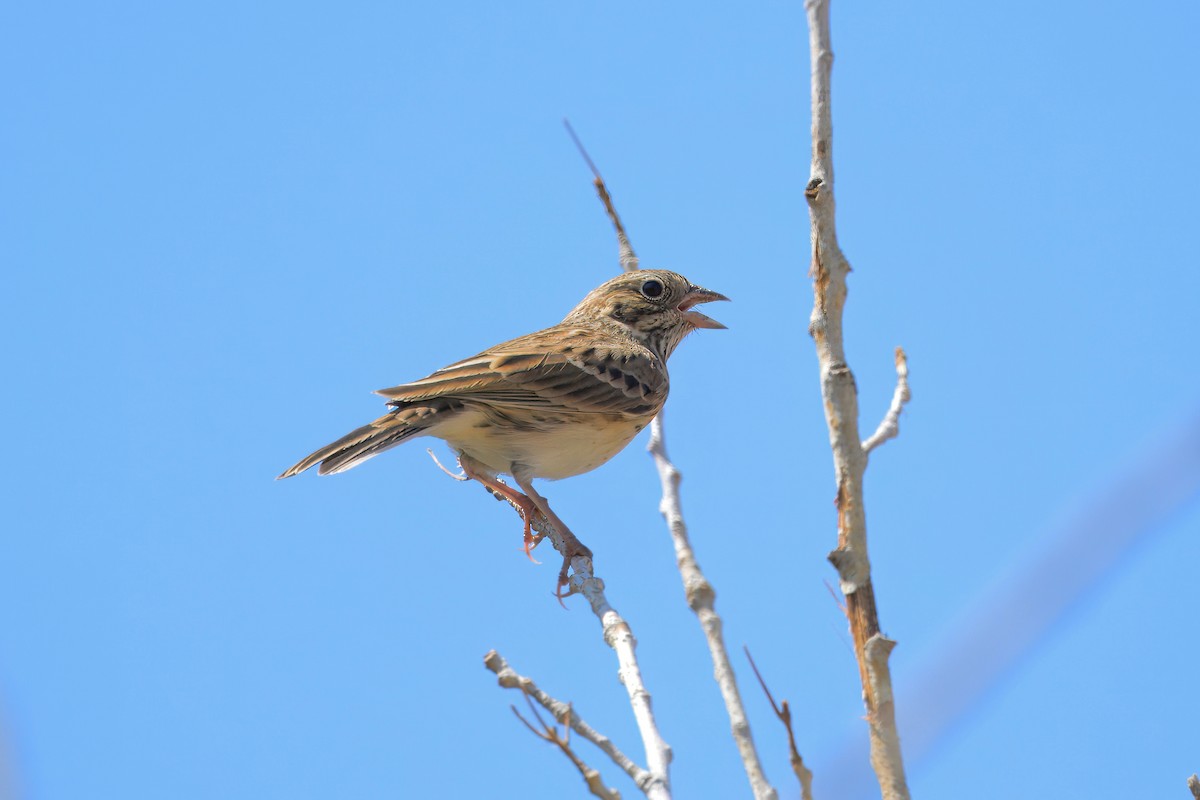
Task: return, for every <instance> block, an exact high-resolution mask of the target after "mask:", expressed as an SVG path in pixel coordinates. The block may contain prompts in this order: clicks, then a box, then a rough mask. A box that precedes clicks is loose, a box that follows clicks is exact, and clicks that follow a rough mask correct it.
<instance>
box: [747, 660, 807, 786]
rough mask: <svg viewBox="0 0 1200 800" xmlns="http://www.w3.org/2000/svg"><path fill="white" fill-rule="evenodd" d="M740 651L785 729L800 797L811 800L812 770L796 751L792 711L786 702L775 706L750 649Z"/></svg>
mask: <svg viewBox="0 0 1200 800" xmlns="http://www.w3.org/2000/svg"><path fill="white" fill-rule="evenodd" d="M742 650H744V651H745V653H746V660H747V661H749V662H750V669H752V670H754V677H756V678H758V685H759V686H761V687H762V690H763V694H765V695H766V696H767V702H769V703H770V704H771V709H772V710H774V712H775V716H777V717H779V721H780V722H782V723H783V727H784V728H785V729H787V738H788V761H789V762H790V763H791V765H792V772H794V773H796V780H798V781H800V797H801V798H802V800H813V793H812V780H813V774H812V770H810V769H809V768H808V767H807V766H805V764H804V759H803V758H802V757H801V755H800V751H799V750H798V749H796V734H795V733H794V732H793V731H792V709H790V708H789V707H788V701H787V700H784V701H783V702H782V704H781V705H776V704H775V698H774V697H772V696H771V690H770V689H768V688H767V682H766V681H765V680H763V676H762V673H761V672H759V671H758V665H757V664H755V663H754V656H752V655H750V648H749V647H742Z"/></svg>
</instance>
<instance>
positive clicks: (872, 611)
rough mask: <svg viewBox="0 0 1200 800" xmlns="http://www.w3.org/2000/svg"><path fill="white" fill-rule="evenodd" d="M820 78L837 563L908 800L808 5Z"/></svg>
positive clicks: (891, 788) (815, 191) (821, 226)
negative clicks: (872, 548)
mask: <svg viewBox="0 0 1200 800" xmlns="http://www.w3.org/2000/svg"><path fill="white" fill-rule="evenodd" d="M804 5H805V10H806V12H807V15H808V31H809V48H810V58H811V77H812V172H811V175H810V179H809V182H808V185H807V186H806V187H805V190H804V195H805V198H806V199H807V200H808V210H809V218H810V220H811V223H812V267H811V276H812V279H813V311H812V317H811V319H810V324H809V332H810V333H811V334H812V337H813V341H814V343H815V344H816V349H817V357H818V361H819V362H820V373H821V395H822V398H823V399H824V407H825V418H826V422H827V424H828V426H829V440H830V445H831V448H832V450H833V463H834V474H835V479H836V482H837V510H838V546H837V549H836V550H834V551H833V552H832V553H830V554H829V560H830V561H831V562H832V563H833V565H834V567H836V568H837V571H838V578H839V583H840V584H841V589H842V594H844V595H845V597H846V609H847V612H848V616H849V618H850V632H851V636H852V637H853V640H854V651H855V656H856V658H857V660H858V667H859V678H860V680H861V681H862V687H863V701H864V703H865V704H866V707H867V724H868V732H869V735H870V741H871V765H872V767H873V768H874V770H875V775H876V777H877V778H878V779H879V786H880V790H881V792H882V795H883V800H908V797H909V792H908V785H907V781H906V779H905V776H904V762H903V759H902V758H901V754H900V736H899V733H898V732H897V729H896V711H895V703H894V700H893V697H892V679H891V672H890V670H889V668H888V655H889V654H890V652H891V650H892V648H893V647H894V646H895V642H893V641H892V640H890V639H887V638H885V637H884V636H883V635H882V633H880V627H879V615H878V612H877V610H876V605H875V589H874V587H873V585H872V583H871V565H870V561H869V559H868V557H867V524H866V514H865V511H864V507H863V484H862V479H863V472H864V471H865V470H866V466H867V452H866V450H864V449H863V443H862V440H861V439H860V437H859V434H858V393H857V390H856V388H855V384H854V375H853V373H851V371H850V367H849V366H848V365H847V363H846V353H845V347H844V344H843V340H842V309H843V307H844V305H845V302H846V275H847V273H849V271H850V265H849V264H848V263H847V262H846V258H845V256H844V255H842V251H841V248H839V247H838V242H837V231H836V228H835V219H834V196H833V117H832V113H831V110H830V70H831V68H832V66H833V51H832V50H831V49H830V36H829V2H828V0H805V4H804Z"/></svg>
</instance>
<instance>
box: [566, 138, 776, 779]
mask: <svg viewBox="0 0 1200 800" xmlns="http://www.w3.org/2000/svg"><path fill="white" fill-rule="evenodd" d="M563 122H564V124H565V125H566V126H567V131H568V132H569V133H570V134H571V138H572V139H573V140H574V141H575V146H576V147H578V148H579V152H580V153H581V154H582V155H583V158H584V160H585V161H587V163H588V166H589V167H590V168H591V170H592V175H593V176H594V180H593V183H594V184H595V186H596V193H597V194H598V195H599V196H600V201H601V202H602V203H604V210H605V211H607V212H608V218H609V219H610V220H611V221H612V224H613V228H615V229H616V232H617V244H618V247H619V249H620V261H621V268H622V269H624V270H625V271H626V272H630V271H633V270H636V269H637V268H638V257H637V254H636V253H634V251H633V245H632V244H631V243H630V242H629V237H628V236H627V235H626V233H625V226H624V225H622V224H621V217H620V216H619V215H618V214H617V209H616V206H615V205H613V201H612V196H611V195H610V194H609V193H608V187H607V186H605V184H604V178H602V177H601V176H600V171H599V170H598V169H597V168H596V165H595V163H594V162H593V161H592V159H591V158H590V157H589V156H588V154H587V151H586V150H585V149H584V147H583V144H582V142H580V141H579V137H577V136H576V135H575V131H574V129H572V128H571V123H569V122H567V121H566V120H564V121H563ZM662 418H663V415H662V413H659V414H658V416H656V417H655V418H654V421H653V422H651V423H650V446H649V448H648V449H649V451H650V454H651V455H652V456H653V457H654V464H655V466H656V467H657V468H658V476H659V480H660V481H661V482H662V491H663V496H662V502H661V503H660V504H659V510H660V511H661V512H662V515H663V517H664V518H665V519H666V521H667V528H668V530H669V531H670V532H671V540H672V541H673V542H674V544H675V561H676V563H677V565H678V566H679V573H680V577H681V578H682V579H683V589H684V593H685V595H686V597H687V603H688V607H689V608H691V609H692V611H693V612H694V613H695V614H696V616H697V618H698V619H699V620H700V627H701V629H702V630H703V631H704V638H705V639H706V640H707V642H708V650H709V653H710V654H711V655H712V661H713V675H714V677H715V678H716V681H717V686H718V688H720V690H721V697H722V699H723V700H724V701H725V711H726V713H727V714H728V715H729V723H730V729H731V731H732V733H733V740H734V743H735V744H736V745H737V749H738V754H739V755H740V756H741V758H742V764H743V766H744V767H745V769H746V776H747V778H749V780H750V788H751V790H752V791H753V792H754V797H755V800H776V798H777V797H778V794H777V793H776V791H775V789H774V787H772V786H771V784H770V783H769V782H768V781H767V776H766V774H765V773H764V772H763V768H762V763H761V762H760V761H759V758H758V751H757V750H755V747H754V737H753V736H752V735H751V732H750V722H749V720H748V719H747V717H746V710H745V708H744V707H743V705H742V697H741V694H740V693H739V692H738V686H737V678H736V676H735V675H734V672H733V665H732V664H731V663H730V660H729V653H728V651H727V650H726V649H725V639H724V637H723V635H722V633H721V629H722V622H721V617H720V616H718V615H717V612H716V610H715V609H714V603H715V600H716V596H717V593H716V590H714V589H713V587H712V584H711V583H709V582H708V579H707V578H705V577H704V573H703V572H701V571H700V564H699V563H698V562H697V561H696V555H695V553H694V552H693V551H692V545H691V542H690V541H689V540H688V535H687V525H686V524H684V521H683V506H682V504H681V502H680V499H679V482H680V479H681V476H680V474H679V470H677V469H676V468H675V465H674V464H672V463H671V461H670V459H669V458H667V447H666V441H665V440H664V438H663V421H662Z"/></svg>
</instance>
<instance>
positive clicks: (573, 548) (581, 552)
mask: <svg viewBox="0 0 1200 800" xmlns="http://www.w3.org/2000/svg"><path fill="white" fill-rule="evenodd" d="M563 550H565V551H566V552H565V553H563V563H562V569H560V570H559V571H558V583H557V584H555V586H554V596H555V598H557V599H558V604H559V605H560V606H562V607H563V608H566V607H567V604H566V603H564V602H563V600H564V599H565V598H568V597H570V596H571V595H573V594H575V592H576V590H575V588H574V587H572V586H571V579H570V571H571V562H572V561H573V560H574V559H575V558H576V557H578V556H583V557H584V558H588V559H590V558H591V557H592V551H591V550H589V549H588V547H587V545H585V544H584V543H583V542H581V541H579V539H578V538H576V536H575V534H573V533H571V532H570V531H566V532H565V533H564V534H563ZM564 588H566V589H567V592H566V593H565V594H564V593H563V589H564Z"/></svg>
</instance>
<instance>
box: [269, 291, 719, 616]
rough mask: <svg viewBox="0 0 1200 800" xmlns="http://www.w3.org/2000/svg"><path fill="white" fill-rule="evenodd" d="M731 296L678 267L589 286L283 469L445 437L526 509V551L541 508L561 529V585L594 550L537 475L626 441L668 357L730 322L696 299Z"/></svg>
mask: <svg viewBox="0 0 1200 800" xmlns="http://www.w3.org/2000/svg"><path fill="white" fill-rule="evenodd" d="M728 299H729V298H728V297H726V296H725V295H723V294H720V293H718V292H714V291H711V290H709V289H705V288H703V287H700V286H697V285H695V284H693V283H691V281H689V280H688V279H687V278H685V277H684V276H682V275H680V274H678V273H676V272H670V271H668V270H660V269H650V270H634V271H630V272H625V273H622V274H621V275H618V276H617V277H615V278H612V279H611V280H609V281H606V282H605V283H603V284H601V285H600V286H598V287H597V288H595V289H593V290H592V291H591V292H589V293H588V294H587V296H586V297H584V298H583V300H582V301H580V303H579V304H578V305H576V306H575V308H574V309H572V310H571V312H570V313H569V314H567V316H566V317H565V318H563V320H562V322H560V323H558V324H557V325H552V326H551V327H549V328H545V329H543V330H540V331H536V332H534V333H530V334H527V335H525V336H520V337H517V338H516V339H510V340H509V341H506V342H502V343H501V344H498V345H495V346H493V347H489V348H488V349H486V350H484V351H483V352H481V353H479V354H477V355H474V356H471V357H470V358H466V359H463V360H462V361H457V362H455V363H453V364H450V365H449V366H447V367H443V368H442V369H439V370H437V371H436V372H434V373H433V374H431V375H429V376H428V377H425V378H422V379H420V380H417V381H413V382H412V383H404V384H400V385H399V386H393V387H390V388H387V389H380V390H379V391H377V392H376V394H379V395H382V396H383V397H385V398H387V401H388V402H387V405H388V406H389V410H388V412H387V413H386V414H384V415H383V416H381V417H379V418H378V419H376V420H375V421H373V422H370V423H368V424H367V425H363V426H362V427H360V428H357V429H355V430H353V431H351V432H350V433H348V434H346V435H345V436H343V437H342V438H340V439H338V440H337V441H335V442H332V443H330V444H328V445H326V446H324V447H322V448H320V449H318V450H316V451H315V452H313V453H311V454H310V455H308V456H305V457H304V458H302V459H300V461H298V462H296V463H295V464H294V465H292V466H291V467H288V468H287V469H286V470H284V472H283V473H282V474H280V475H279V478H280V479H282V478H290V477H292V476H294V475H298V474H300V473H301V472H304V471H305V470H307V469H309V468H311V467H313V466H317V467H318V469H317V471H318V473H319V474H321V475H333V474H337V473H340V472H345V471H346V470H348V469H351V468H352V467H356V466H358V465H359V464H362V463H363V462H364V461H367V460H368V459H371V458H374V457H375V456H377V455H379V454H380V453H383V452H384V451H386V450H390V449H391V448H393V447H396V446H397V445H400V444H402V443H404V442H406V441H408V440H409V439H414V438H417V437H420V436H433V437H437V438H439V439H442V440H443V441H445V442H446V443H447V444H448V445H449V446H450V447H451V448H452V449H453V450H454V451H455V452H456V453H457V455H458V461H459V465H460V467H461V468H462V470H463V474H464V476H465V478H466V479H473V480H476V481H478V482H480V483H482V484H483V485H484V486H485V487H486V488H487V489H488V491H490V492H491V493H492V494H493V495H495V496H496V497H498V498H501V499H507V500H509V501H510V502H511V503H512V504H513V505H514V506H515V507H516V508H517V509H518V511H519V512H520V514H521V517H522V519H523V521H524V536H525V552H526V554H527V555H529V550H530V545H531V542H532V543H534V544H536V541H535V540H534V539H533V537H532V534H531V524H532V522H533V521H534V517H535V515H536V514H537V513H539V512H540V513H541V514H542V515H544V516H545V518H546V519H547V521H549V522H550V524H552V525H553V526H554V527H555V528H556V529H557V530H558V531H559V533H560V534H562V536H563V539H564V543H565V544H566V547H565V548H564V550H565V551H566V552H564V553H563V567H562V570H561V571H560V573H559V584H558V590H561V588H562V586H564V585H565V584H566V581H567V574H568V568H569V565H570V563H571V559H572V558H573V557H575V556H578V555H586V556H588V557H589V558H590V557H591V555H592V554H591V551H590V550H589V549H588V548H587V547H585V546H584V545H583V543H582V542H580V541H579V539H578V537H576V536H575V535H574V534H573V533H572V532H571V530H570V528H568V527H567V525H566V524H565V523H563V522H562V520H561V519H560V518H559V517H558V515H557V514H555V512H554V511H553V510H552V509H551V508H550V505H549V501H547V500H546V498H545V497H543V496H542V495H541V494H540V493H539V492H538V491H537V490H536V489H535V488H534V486H533V483H532V481H533V480H534V479H546V480H559V479H562V478H570V477H573V476H575V475H579V474H582V473H585V472H589V471H591V470H593V469H596V468H597V467H599V466H600V465H602V464H604V463H605V462H607V461H608V460H609V459H611V458H612V457H613V456H615V455H616V454H617V453H619V452H620V451H621V450H622V449H624V448H625V446H626V445H628V444H629V442H630V441H632V440H633V438H634V437H635V436H636V435H637V434H638V433H639V432H640V431H641V430H642V429H643V428H645V427H646V426H647V425H648V424H649V423H650V421H651V420H652V419H654V417H655V415H656V414H658V412H659V411H661V410H662V407H663V403H664V402H666V399H667V392H668V388H669V377H668V374H667V359H669V358H670V356H671V354H672V353H673V352H674V351H675V348H676V347H677V346H678V345H679V343H680V342H681V341H683V338H684V337H685V336H687V335H688V334H689V333H691V332H692V331H694V330H697V329H701V328H709V329H723V328H725V326H724V325H722V324H721V323H719V322H717V321H716V320H714V319H712V318H710V317H708V316H705V315H704V314H701V313H700V312H699V311H697V310H695V306H697V305H699V304H701V303H709V302H713V301H718V300H728ZM318 465H319V466H318ZM502 474H503V475H510V476H512V478H513V480H514V481H515V482H516V484H517V486H519V487H520V490H521V491H517V490H516V489H514V488H513V487H511V486H509V485H508V484H506V483H505V482H504V481H503V480H502V479H501V478H500V477H499V476H500V475H502ZM530 558H531V559H532V556H530ZM558 590H556V594H558ZM561 597H562V596H561V594H560V595H559V598H560V601H561Z"/></svg>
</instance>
